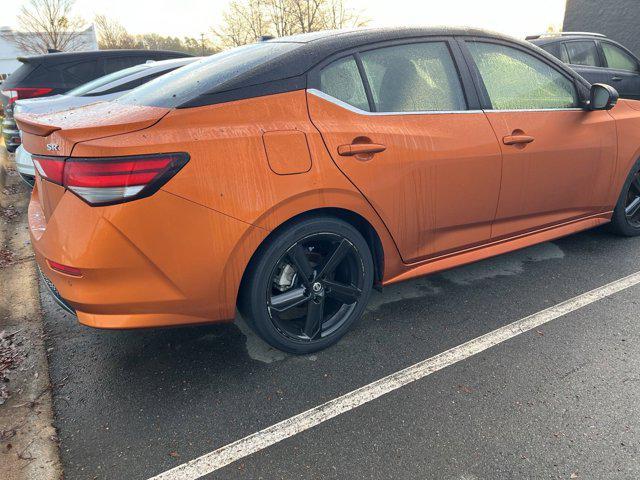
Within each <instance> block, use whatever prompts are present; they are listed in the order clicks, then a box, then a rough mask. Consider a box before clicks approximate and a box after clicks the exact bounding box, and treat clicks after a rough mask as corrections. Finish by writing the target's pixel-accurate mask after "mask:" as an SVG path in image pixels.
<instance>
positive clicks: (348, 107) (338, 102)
mask: <svg viewBox="0 0 640 480" xmlns="http://www.w3.org/2000/svg"><path fill="white" fill-rule="evenodd" d="M307 92H308V93H310V94H311V95H315V96H316V97H319V98H322V99H323V100H326V101H327V102H331V103H333V104H334V105H337V106H339V107H342V108H344V109H346V110H349V111H351V112H353V113H356V114H358V115H370V116H391V115H393V116H395V115H438V114H440V115H442V114H448V115H451V114H454V113H462V114H464V113H483V112H484V113H513V112H577V111H580V112H582V111H584V109H583V108H580V107H567V108H522V109H518V108H514V109H508V110H496V109H486V110H425V111H416V112H367V111H366V110H362V109H360V108H358V107H354V106H353V105H350V104H348V103H347V102H343V101H342V100H339V99H337V98H335V97H332V96H331V95H328V94H326V93H324V92H322V91H320V90H318V89H316V88H308V89H307Z"/></svg>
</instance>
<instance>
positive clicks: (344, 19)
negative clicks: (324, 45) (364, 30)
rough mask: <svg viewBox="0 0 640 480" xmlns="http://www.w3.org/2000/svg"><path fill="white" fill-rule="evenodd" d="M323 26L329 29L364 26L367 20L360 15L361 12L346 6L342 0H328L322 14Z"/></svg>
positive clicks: (367, 22)
mask: <svg viewBox="0 0 640 480" xmlns="http://www.w3.org/2000/svg"><path fill="white" fill-rule="evenodd" d="M323 20H324V23H325V25H324V27H325V28H327V29H329V30H334V29H340V28H350V27H366V26H367V25H368V24H369V20H368V19H367V18H364V17H363V16H362V13H361V12H358V11H357V10H353V9H351V8H347V7H346V6H345V4H344V1H343V0H331V1H330V2H328V5H327V6H326V8H325V10H324V15H323Z"/></svg>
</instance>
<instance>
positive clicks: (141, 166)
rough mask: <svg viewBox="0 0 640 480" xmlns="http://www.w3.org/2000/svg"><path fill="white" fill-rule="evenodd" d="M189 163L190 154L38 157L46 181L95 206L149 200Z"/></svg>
mask: <svg viewBox="0 0 640 480" xmlns="http://www.w3.org/2000/svg"><path fill="white" fill-rule="evenodd" d="M188 160H189V156H188V155H187V154H186V153H167V154H158V155H142V156H136V157H113V158H66V159H65V158H61V157H43V156H38V155H34V156H33V163H34V165H35V167H36V170H37V171H38V173H39V174H40V176H41V177H42V178H45V179H47V180H49V181H51V182H54V183H57V184H58V185H62V186H64V187H65V188H67V189H69V190H71V191H72V192H74V193H75V194H76V195H78V196H79V197H80V198H82V199H83V200H85V201H86V202H87V203H89V204H91V205H107V204H114V203H120V202H124V201H128V200H134V199H137V198H142V197H147V196H149V195H151V194H152V193H154V192H156V191H157V190H158V189H159V188H160V187H161V186H162V185H164V184H165V183H166V182H167V181H168V180H169V179H170V178H171V177H173V176H174V175H175V174H176V173H177V172H178V170H180V169H181V168H182V167H183V166H184V164H185V163H187V161H188Z"/></svg>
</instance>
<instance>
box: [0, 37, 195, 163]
mask: <svg viewBox="0 0 640 480" xmlns="http://www.w3.org/2000/svg"><path fill="white" fill-rule="evenodd" d="M187 56H189V55H187V54H185V53H180V52H171V51H163V50H96V51H89V52H73V53H49V54H46V55H35V56H30V57H19V58H18V60H19V61H20V62H22V65H21V66H20V68H18V69H17V70H16V71H15V72H13V73H12V74H11V76H10V77H9V78H7V79H6V80H5V81H4V82H3V83H2V88H1V89H0V103H2V106H3V109H4V120H3V122H2V135H3V137H4V143H5V146H6V148H7V150H8V151H9V152H13V151H15V149H16V148H17V147H18V145H20V135H19V132H18V129H17V128H16V124H15V121H14V120H13V103H14V102H15V101H16V100H20V99H24V98H35V97H44V96H50V95H56V94H60V93H65V92H68V91H69V90H71V89H73V88H76V87H77V86H79V85H82V84H84V83H87V82H89V81H91V80H93V79H95V78H98V77H102V76H103V75H107V74H109V73H113V72H117V71H118V70H122V69H123V68H128V67H132V66H134V65H138V64H141V63H144V62H146V61H147V60H166V59H170V58H181V57H187Z"/></svg>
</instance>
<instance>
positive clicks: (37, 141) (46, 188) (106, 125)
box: [16, 102, 170, 220]
mask: <svg viewBox="0 0 640 480" xmlns="http://www.w3.org/2000/svg"><path fill="white" fill-rule="evenodd" d="M169 111H170V109H168V108H160V107H144V106H135V105H121V104H118V103H114V102H101V103H95V104H92V105H87V106H84V107H81V108H76V109H72V110H65V111H62V112H56V113H50V114H42V115H33V114H32V115H30V114H26V113H18V114H17V116H16V121H17V124H18V127H19V128H20V130H21V131H22V137H23V138H22V139H23V146H24V148H25V150H26V151H27V152H29V153H31V154H32V155H46V156H59V157H69V156H71V154H72V151H73V147H74V146H75V145H76V144H77V143H78V142H82V141H88V140H95V139H97V138H104V137H110V136H114V135H122V134H125V133H130V132H134V131H138V130H144V129H145V128H148V127H150V126H152V125H154V124H155V123H157V122H158V121H159V120H160V119H161V118H162V117H164V116H165V115H166V114H167V113H168V112H169ZM108 155H109V154H108V153H106V154H105V156H108ZM36 188H37V190H38V196H39V199H40V203H41V206H42V210H43V213H44V217H45V220H48V219H49V217H50V216H51V214H52V213H53V211H54V210H55V208H56V206H57V205H58V202H59V201H60V199H61V198H62V196H63V194H64V188H63V187H61V186H60V185H56V184H54V183H51V182H49V181H47V180H43V179H41V178H40V175H38V174H36Z"/></svg>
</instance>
